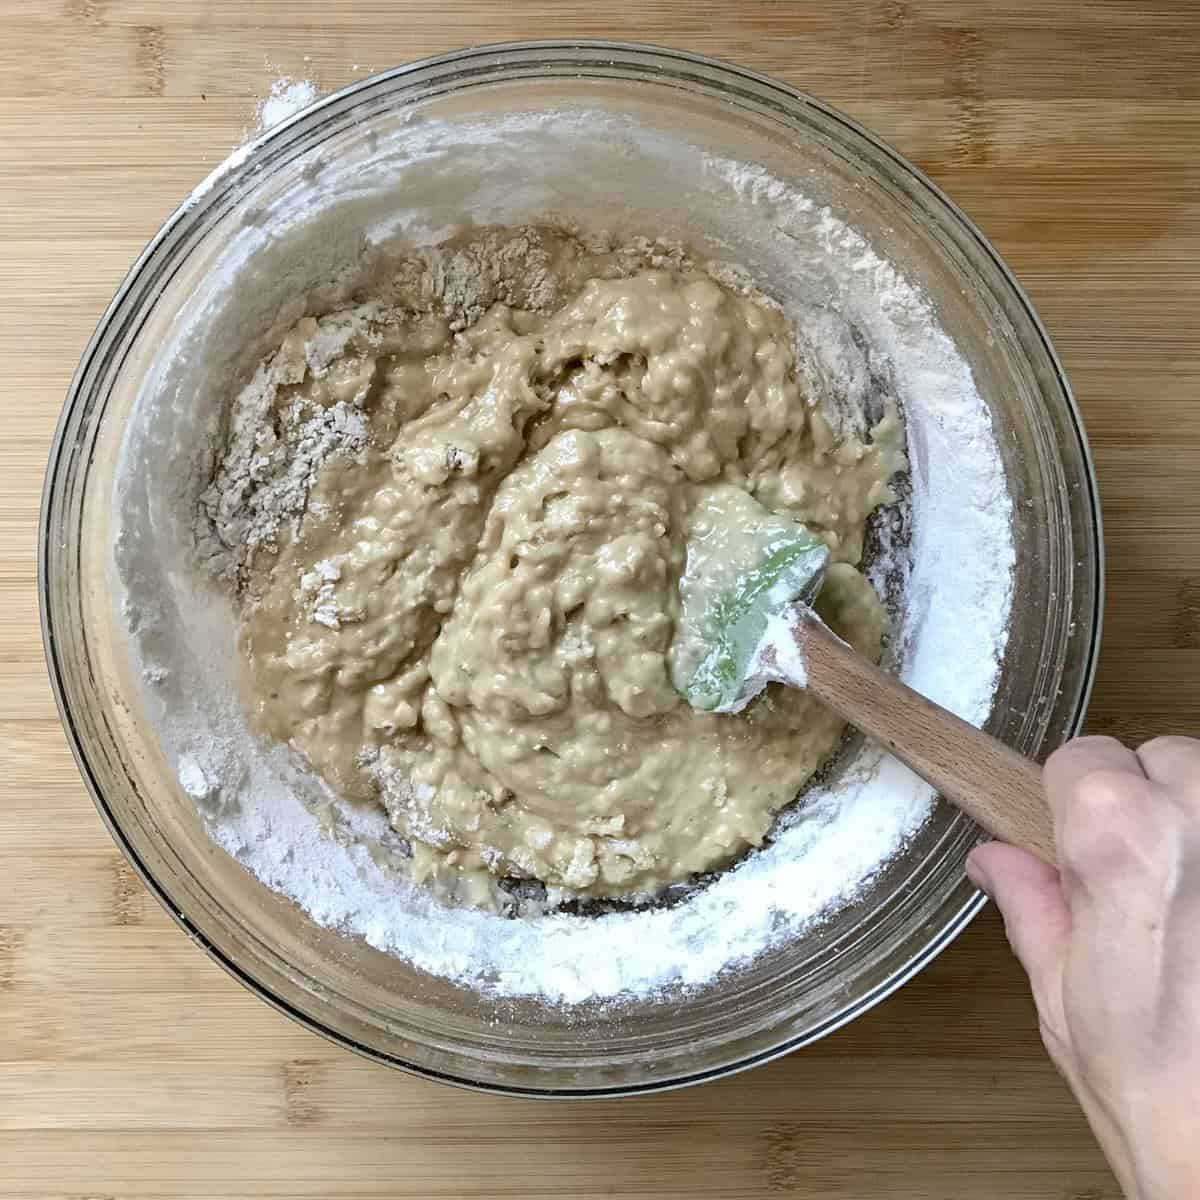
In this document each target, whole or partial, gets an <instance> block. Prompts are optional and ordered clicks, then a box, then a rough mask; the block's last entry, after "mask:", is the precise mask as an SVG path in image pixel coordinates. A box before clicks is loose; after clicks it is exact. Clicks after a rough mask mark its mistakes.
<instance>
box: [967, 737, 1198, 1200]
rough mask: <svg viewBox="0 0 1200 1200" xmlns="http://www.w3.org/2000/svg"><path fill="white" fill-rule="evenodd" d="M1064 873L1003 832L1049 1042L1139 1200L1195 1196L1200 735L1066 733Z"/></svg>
mask: <svg viewBox="0 0 1200 1200" xmlns="http://www.w3.org/2000/svg"><path fill="white" fill-rule="evenodd" d="M1044 781H1045V788H1046V794H1047V797H1048V798H1049V802H1050V807H1051V810H1052V812H1053V815H1054V825H1055V839H1056V842H1057V845H1058V858H1059V869H1058V870H1055V869H1054V868H1053V867H1050V866H1047V865H1046V864H1045V863H1043V862H1042V861H1041V860H1039V859H1037V858H1035V857H1034V856H1033V855H1031V854H1028V853H1026V852H1025V851H1023V850H1018V849H1016V848H1015V847H1013V846H1006V845H1003V844H1001V843H999V842H993V843H990V844H988V845H986V846H980V847H978V848H977V849H976V850H975V851H973V852H972V854H971V856H970V858H969V860H968V862H967V874H968V875H969V876H970V877H971V879H972V881H973V882H974V883H975V884H976V886H978V887H980V888H982V889H983V890H984V891H985V892H987V893H988V895H990V896H991V897H992V898H993V899H994V900H995V901H996V903H997V905H998V906H999V908H1000V911H1001V912H1002V913H1003V915H1004V925H1005V929H1006V931H1007V933H1008V939H1009V941H1010V942H1011V944H1012V948H1013V950H1014V952H1015V953H1016V955H1017V957H1018V958H1019V959H1020V961H1021V963H1022V965H1023V966H1024V968H1025V970H1026V972H1027V973H1028V975H1029V980H1030V984H1031V986H1032V989H1033V997H1034V1001H1035V1003H1036V1005H1037V1012H1038V1020H1039V1023H1040V1026H1041V1034H1042V1040H1043V1041H1044V1042H1045V1044H1046V1049H1047V1050H1048V1051H1049V1053H1050V1057H1051V1058H1052V1059H1053V1060H1054V1062H1055V1064H1056V1065H1057V1066H1058V1069H1059V1070H1060V1071H1061V1072H1062V1074H1063V1076H1064V1077H1065V1078H1066V1080H1067V1082H1068V1083H1069V1084H1070V1086H1071V1089H1072V1090H1073V1091H1074V1093H1075V1095H1076V1097H1077V1098H1078V1100H1079V1102H1080V1104H1081V1105H1082V1107H1083V1110H1084V1113H1085V1114H1086V1116H1087V1118H1088V1121H1089V1123H1090V1124H1091V1126H1092V1129H1093V1131H1094V1132H1095V1134H1096V1137H1097V1139H1098V1141H1099V1142H1100V1145H1101V1147H1102V1149H1103V1150H1104V1152H1105V1154H1106V1155H1107V1156H1108V1160H1109V1162H1110V1163H1111V1164H1112V1167H1113V1170H1114V1172H1115V1173H1116V1175H1117V1177H1118V1178H1119V1180H1120V1181H1121V1185H1122V1187H1123V1188H1124V1189H1125V1191H1126V1194H1127V1196H1128V1197H1129V1198H1130V1200H1184V1198H1185V1197H1186V1198H1189V1200H1194V1198H1195V1197H1198V1196H1200V742H1198V741H1193V740H1192V739H1190V738H1174V737H1171V738H1156V739H1155V740H1154V741H1151V742H1147V743H1146V744H1145V745H1143V746H1141V747H1140V748H1139V749H1138V750H1137V751H1136V752H1134V751H1132V750H1129V749H1127V748H1126V747H1125V746H1123V745H1121V743H1120V742H1117V741H1114V740H1113V739H1112V738H1105V737H1088V738H1080V739H1078V740H1076V741H1074V742H1070V743H1068V744H1067V745H1066V746H1064V747H1063V748H1062V749H1060V750H1058V751H1057V752H1056V753H1055V754H1054V755H1052V756H1051V758H1050V759H1049V761H1048V762H1047V763H1046V767H1045V775H1044Z"/></svg>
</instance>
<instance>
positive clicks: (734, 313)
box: [206, 229, 905, 904]
mask: <svg viewBox="0 0 1200 1200" xmlns="http://www.w3.org/2000/svg"><path fill="white" fill-rule="evenodd" d="M505 264H507V265H505ZM455 270H458V271H459V273H460V275H461V279H460V280H459V283H458V284H457V285H456V284H455V282H454V271H455ZM431 279H432V283H431ZM462 280H467V281H469V283H470V286H469V287H466V288H465V289H464V286H463V285H462ZM481 280H482V282H481ZM464 295H466V296H467V301H468V302H466V303H464V302H463V296H464ZM253 386H254V389H255V390H254V397H255V404H254V405H251V406H249V410H250V411H252V413H253V416H254V425H253V427H250V425H248V424H247V422H246V421H245V420H243V421H242V423H241V425H240V426H238V427H236V428H235V429H234V431H233V432H232V433H231V445H230V452H229V455H228V456H227V458H226V461H225V463H224V464H223V465H222V467H221V469H220V472H219V473H218V477H217V480H216V482H215V483H214V487H213V489H211V490H210V493H209V495H208V497H207V499H206V503H207V504H208V507H209V516H210V518H211V520H212V523H213V525H214V526H215V527H216V529H217V531H218V534H219V536H222V537H223V538H224V539H225V541H226V542H227V543H228V544H230V545H233V544H234V543H235V542H236V547H235V548H236V550H237V553H236V555H235V556H234V557H235V559H236V562H237V569H236V572H235V574H236V577H237V579H238V581H239V584H240V587H241V590H242V595H243V603H244V614H245V615H244V626H243V631H242V638H243V645H244V649H245V652H246V661H247V664H248V686H249V689H250V693H251V698H252V706H253V711H254V715H255V719H256V721H257V723H258V725H259V727H260V728H261V729H262V730H263V731H265V732H266V733H268V734H270V735H272V736H274V737H276V738H280V739H284V740H287V741H290V742H291V743H292V744H293V745H294V746H295V747H296V748H297V750H298V751H299V752H300V753H301V754H302V755H303V756H304V758H305V759H306V760H307V762H308V763H309V764H310V765H311V767H312V768H313V769H314V770H315V771H317V772H318V773H319V774H320V775H321V776H322V777H324V778H325V779H326V780H327V781H328V782H329V784H330V785H331V786H332V787H333V788H334V790H335V791H337V792H338V793H340V794H342V795H343V796H346V797H349V798H354V799H358V800H360V801H362V802H375V803H380V804H382V805H383V806H384V807H385V808H386V810H387V813H388V816H389V819H390V821H391V824H392V825H393V826H394V828H395V829H396V830H397V832H398V833H399V834H401V835H402V836H403V837H404V839H405V840H406V841H407V842H408V844H409V846H410V847H411V850H412V858H411V869H412V872H413V874H414V875H415V876H416V877H417V878H418V879H426V880H429V881H431V882H433V883H435V884H436V885H437V886H439V887H440V888H442V889H444V891H445V892H446V894H447V895H448V896H451V897H454V898H457V899H462V900H467V901H471V902H476V903H485V904H486V903H492V902H494V900H495V897H496V895H497V892H496V890H495V885H496V884H497V883H498V882H499V881H500V880H502V879H504V880H512V879H525V880H534V881H540V882H541V883H542V884H544V885H545V886H546V889H547V892H548V895H549V896H550V898H551V900H561V899H564V898H569V897H571V896H588V897H628V896H637V895H653V894H655V893H657V892H660V891H661V890H662V889H663V888H664V887H666V886H668V885H670V884H672V883H676V882H682V881H686V880H687V879H689V878H690V877H692V876H694V875H696V874H697V873H701V872H705V871H708V870H711V869H713V868H717V867H720V866H722V865H724V864H727V863H728V862H729V861H730V860H731V859H732V858H734V857H735V856H736V855H738V854H739V853H741V852H742V851H744V850H745V849H746V848H747V847H750V846H756V845H759V844H760V843H761V842H762V841H763V839H764V838H765V836H766V834H767V832H768V830H769V828H770V826H771V824H772V821H773V819H774V817H775V815H776V814H777V812H778V811H779V809H780V808H781V807H783V806H784V805H786V804H788V803H789V802H790V801H791V800H792V799H793V798H794V797H795V796H796V794H797V792H798V791H799V790H800V788H801V787H802V785H803V784H804V782H805V781H806V780H807V779H808V778H809V777H810V775H811V774H812V773H813V772H814V771H815V770H816V769H817V767H819V766H820V764H821V763H822V762H823V761H824V760H825V759H826V758H827V757H828V756H829V755H830V754H831V752H832V751H833V749H834V748H835V746H836V745H837V742H838V740H839V737H840V735H841V730H842V725H841V722H840V721H839V720H838V719H837V718H836V717H835V716H834V715H833V714H831V713H830V712H828V711H827V710H826V709H824V708H823V707H822V706H821V705H820V704H819V703H818V702H816V701H815V700H813V699H811V698H810V697H808V696H807V695H805V694H803V693H801V692H795V691H787V690H784V689H781V688H777V687H772V688H769V689H768V690H767V692H766V693H764V695H763V696H762V697H760V698H759V699H758V700H757V701H756V702H755V703H754V704H752V705H751V706H750V708H749V709H747V710H746V711H745V712H744V713H741V714H738V715H737V716H713V715H705V714H700V713H697V712H694V711H693V710H692V709H691V708H689V706H688V705H687V703H686V701H685V700H684V699H683V698H682V697H681V696H680V695H679V694H678V693H677V692H676V690H675V688H674V687H673V686H672V682H671V679H672V675H671V664H672V643H673V640H674V639H675V634H676V619H677V616H678V608H679V598H678V589H679V580H680V576H681V575H682V573H683V572H684V569H685V565H686V559H687V547H688V543H689V539H690V538H692V536H693V534H694V533H695V534H698V535H699V534H702V533H703V521H704V520H705V516H704V514H705V512H706V511H708V512H711V511H712V509H713V507H714V504H715V505H716V506H718V507H720V506H721V500H722V495H723V494H728V493H727V490H728V489H738V490H740V491H742V492H745V493H747V494H750V495H753V496H754V497H755V498H756V499H757V500H759V501H760V502H761V503H762V504H764V505H765V506H767V507H768V508H769V509H771V510H772V511H774V512H777V513H780V514H786V515H787V516H789V517H792V518H794V519H796V520H799V521H802V522H803V523H804V524H806V525H807V526H809V527H810V528H811V529H812V530H814V531H815V532H817V533H818V534H819V535H820V536H821V537H822V538H823V539H824V540H825V541H826V542H827V543H828V544H829V546H830V548H831V550H832V554H833V560H834V565H833V567H832V568H831V569H830V571H829V574H828V578H827V582H826V584H825V588H824V591H823V592H822V594H821V597H820V601H819V603H818V605H817V607H818V608H819V609H820V611H821V613H822V615H823V616H824V617H825V619H826V620H827V621H828V622H829V623H830V624H831V625H833V627H834V628H835V629H837V630H838V631H839V632H840V633H841V635H842V636H843V637H844V638H846V639H847V640H848V641H850V642H851V643H852V644H853V645H854V646H855V647H856V648H857V649H859V650H860V651H861V652H863V653H864V654H867V655H869V656H871V657H875V658H877V657H878V655H879V651H880V644H881V638H882V636H883V632H884V628H885V614H884V611H883V608H882V605H881V604H880V602H879V599H878V598H877V596H876V595H875V592H874V590H873V589H872V587H871V585H870V584H869V583H868V581H867V580H866V579H865V578H864V576H863V575H862V574H861V573H860V572H859V570H858V569H857V567H858V564H859V563H860V560H861V557H862V552H863V535H864V527H865V524H866V521H867V518H868V517H869V515H870V513H871V512H872V510H873V509H875V508H876V507H877V506H879V505H881V504H885V503H888V502H889V501H890V500H891V499H892V493H891V490H890V483H889V481H890V480H891V478H892V477H893V475H894V474H895V473H896V472H897V471H899V470H901V469H902V468H903V467H904V465H905V464H904V457H903V453H902V450H901V444H902V436H901V430H900V426H899V423H898V420H897V416H896V413H895V411H894V410H893V409H887V410H885V412H884V415H883V418H882V420H881V421H880V422H879V423H878V424H877V425H876V426H875V427H874V428H873V429H872V430H871V431H870V435H869V436H868V437H867V438H866V439H864V440H863V441H858V440H846V441H842V442H839V441H838V440H837V439H836V438H835V437H834V435H833V433H832V431H831V428H830V426H829V425H828V424H827V422H826V421H825V420H824V418H823V417H822V415H821V413H820V412H819V411H818V409H817V408H816V407H814V406H813V405H812V404H811V402H810V401H809V400H808V398H806V397H805V396H804V395H803V394H802V393H801V390H800V388H799V386H798V384H797V382H796V364H795V361H794V357H793V349H792V336H791V332H790V330H789V328H788V326H787V323H786V321H785V320H784V318H783V317H782V315H781V314H780V313H778V312H777V311H775V310H774V309H773V308H771V307H769V306H768V305H767V304H766V303H764V302H761V301H758V300H755V299H753V298H750V297H748V296H745V295H742V294H739V293H737V292H734V291H733V290H731V289H730V288H728V287H726V286H724V285H723V284H722V283H720V282H718V280H717V279H715V278H714V277H712V276H711V275H710V274H708V273H706V271H704V270H703V269H702V268H701V267H699V266H697V265H696V264H694V263H692V262H690V261H689V260H688V259H686V258H685V257H684V256H682V255H681V254H680V253H678V252H675V253H667V252H664V251H662V250H661V249H658V250H656V249H654V248H653V247H651V246H649V245H648V244H647V245H643V246H640V247H637V248H629V247H624V248H612V247H602V248H599V249H597V248H596V246H595V245H591V246H587V245H585V244H584V243H582V242H580V241H579V240H577V239H576V238H573V237H571V236H570V235H567V234H564V233H561V232H555V231H551V230H546V229H526V230H519V231H495V230H489V231H482V232H478V233H476V234H473V235H468V236H467V237H465V238H463V239H461V240H460V242H459V243H457V244H456V245H455V246H454V247H451V248H450V252H449V253H444V254H443V255H442V256H441V257H440V258H439V259H438V260H437V267H436V270H432V269H431V268H430V263H429V260H423V261H421V260H412V261H410V262H408V263H405V264H400V265H398V266H396V267H395V270H394V273H393V274H392V275H391V276H390V277H389V279H388V281H387V284H386V286H384V287H383V291H382V292H381V294H380V296H376V297H374V298H372V299H370V300H368V301H365V302H364V303H363V304H362V305H360V306H358V307H357V308H354V309H351V310H347V311H344V312H340V313H335V314H331V315H329V316H326V317H323V318H321V319H319V320H318V319H314V318H305V319H303V320H302V321H300V322H299V323H298V324H297V325H296V326H295V327H294V328H293V329H292V330H291V332H290V333H289V334H288V335H287V336H286V338H285V339H284V341H283V344H282V345H281V346H280V348H279V350H278V351H277V352H276V353H275V354H274V355H272V356H271V357H270V358H269V359H268V360H267V362H266V363H264V365H263V366H262V367H261V368H260V371H259V374H258V376H256V380H255V384H254V385H253ZM242 408H243V410H244V411H245V410H246V408H247V406H246V405H244V404H243V406H242ZM239 438H240V439H241V440H242V442H243V443H244V444H243V446H242V450H243V453H242V455H241V457H240V458H238V456H237V455H236V454H235V450H236V448H237V447H236V443H237V441H238V439H239ZM247 439H249V442H248V443H247ZM246 444H249V445H251V447H252V449H253V453H252V454H249V455H247V454H246V453H245V450H246ZM235 459H236V460H237V461H238V462H239V463H240V465H237V466H235V465H234V464H235ZM264 497H267V498H268V499H269V500H270V502H271V504H273V505H274V507H275V510H276V511H279V512H283V513H286V514H287V515H288V516H289V517H290V518H291V519H290V521H288V522H285V523H284V524H283V525H281V526H280V527H279V529H278V530H275V529H272V531H271V533H270V535H269V536H264V535H262V534H261V531H260V530H259V531H258V532H256V529H257V528H258V527H257V526H255V524H254V521H253V520H252V519H251V517H249V516H247V515H246V514H247V513H250V514H253V512H254V511H255V505H256V504H259V506H260V508H261V507H262V504H264V503H265V501H264V499H263V498H264ZM231 531H232V532H231Z"/></svg>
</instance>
